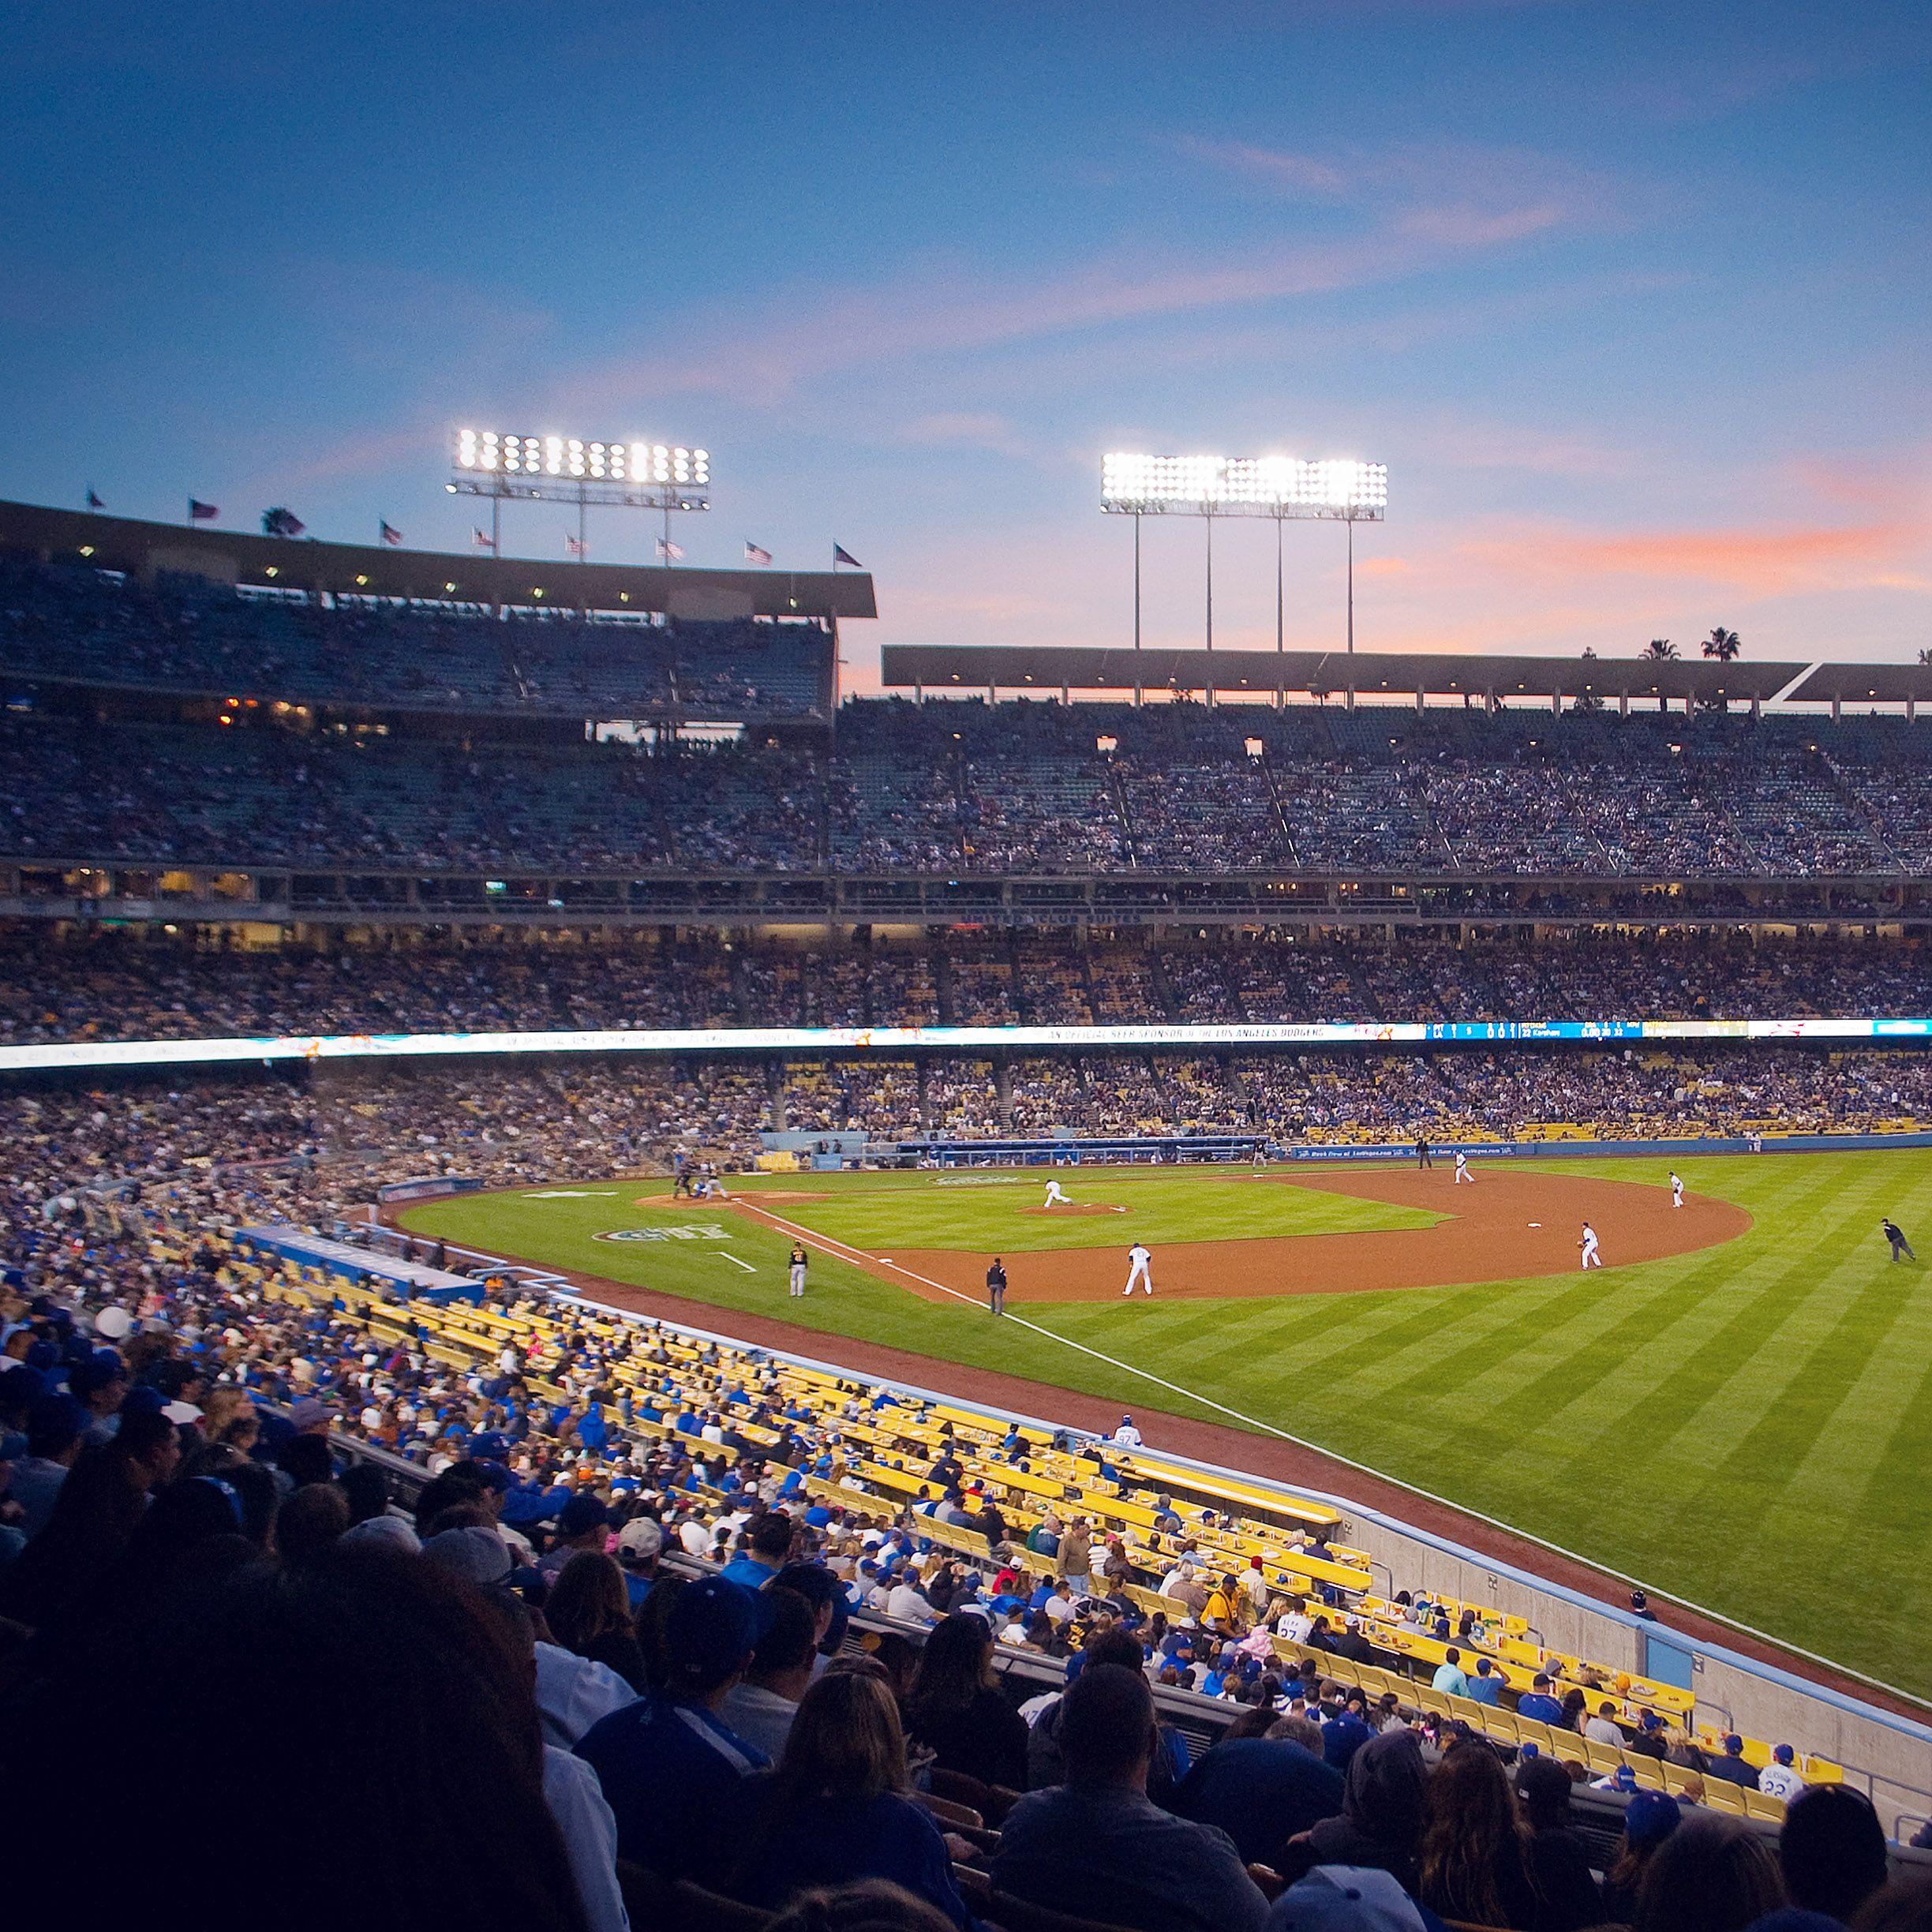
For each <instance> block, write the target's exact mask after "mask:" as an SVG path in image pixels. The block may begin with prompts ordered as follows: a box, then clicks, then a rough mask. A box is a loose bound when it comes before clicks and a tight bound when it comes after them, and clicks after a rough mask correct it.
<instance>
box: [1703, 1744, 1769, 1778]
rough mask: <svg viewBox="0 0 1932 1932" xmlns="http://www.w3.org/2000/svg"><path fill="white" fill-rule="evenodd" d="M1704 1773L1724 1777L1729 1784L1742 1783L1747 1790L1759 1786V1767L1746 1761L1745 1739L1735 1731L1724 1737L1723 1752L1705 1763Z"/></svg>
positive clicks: (1709, 1775)
mask: <svg viewBox="0 0 1932 1932" xmlns="http://www.w3.org/2000/svg"><path fill="white" fill-rule="evenodd" d="M1704 1774H1705V1777H1714V1778H1722V1779H1723V1780H1724V1782H1725V1783H1726V1784H1737V1785H1741V1786H1742V1787H1743V1788H1744V1789H1745V1790H1746V1791H1755V1790H1757V1788H1758V1767H1757V1766H1756V1765H1751V1764H1747V1763H1746V1762H1744V1740H1743V1739H1742V1738H1741V1737H1739V1735H1738V1734H1737V1733H1736V1732H1735V1731H1733V1732H1732V1733H1731V1735H1729V1736H1728V1738H1726V1739H1724V1752H1723V1754H1722V1755H1721V1756H1720V1757H1717V1758H1712V1759H1710V1761H1709V1762H1708V1763H1707V1764H1706V1765H1705V1767H1704Z"/></svg>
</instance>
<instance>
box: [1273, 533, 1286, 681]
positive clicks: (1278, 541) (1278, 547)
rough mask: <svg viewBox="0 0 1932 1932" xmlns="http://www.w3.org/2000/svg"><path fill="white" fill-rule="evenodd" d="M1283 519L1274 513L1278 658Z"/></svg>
mask: <svg viewBox="0 0 1932 1932" xmlns="http://www.w3.org/2000/svg"><path fill="white" fill-rule="evenodd" d="M1283 520H1284V519H1283V518H1282V514H1281V512H1280V511H1279V510H1277V511H1275V655H1276V656H1277V657H1279V655H1280V654H1281V650H1282V522H1283Z"/></svg>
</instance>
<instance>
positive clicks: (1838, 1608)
mask: <svg viewBox="0 0 1932 1932" xmlns="http://www.w3.org/2000/svg"><path fill="white" fill-rule="evenodd" d="M1474 1171H1475V1176H1476V1178H1475V1179H1474V1180H1473V1182H1470V1183H1466V1184H1464V1185H1457V1184H1456V1183H1455V1179H1454V1176H1453V1172H1452V1170H1451V1168H1450V1167H1449V1166H1447V1163H1441V1164H1439V1165H1438V1166H1436V1168H1435V1169H1434V1170H1432V1171H1430V1172H1426V1173H1418V1172H1417V1171H1415V1170H1413V1168H1408V1167H1403V1168H1395V1167H1380V1168H1356V1167H1347V1168H1339V1169H1335V1170H1311V1169H1308V1168H1297V1169H1295V1170H1293V1171H1292V1173H1290V1172H1288V1171H1286V1170H1282V1169H1279V1168H1276V1169H1271V1170H1268V1171H1267V1173H1266V1174H1259V1175H1257V1174H1252V1173H1251V1172H1249V1170H1245V1169H1212V1168H1200V1167H1189V1168H1180V1169H1171V1168H1170V1169H1166V1170H1158V1171H1150V1170H1144V1169H1140V1170H1129V1169H1094V1168H1077V1169H1071V1170H1062V1171H1061V1173H1060V1174H1058V1177H1057V1178H1058V1179H1059V1180H1060V1181H1061V1185H1062V1186H1063V1187H1064V1189H1065V1192H1066V1193H1067V1194H1068V1196H1069V1197H1070V1205H1069V1206H1066V1207H1051V1208H1048V1207H1045V1206H1044V1205H1043V1196H1044V1193H1045V1184H1046V1180H1047V1175H1046V1174H1044V1173H1043V1172H1042V1171H1040V1170H1027V1171H1025V1172H1024V1173H1023V1172H1019V1171H1016V1170H972V1171H968V1172H954V1173H950V1174H930V1173H920V1174H829V1175H828V1174H797V1175H785V1176H773V1177H770V1178H758V1179H753V1180H748V1181H742V1182H739V1181H734V1182H733V1183H732V1193H733V1196H734V1198H733V1200H732V1201H730V1202H729V1203H724V1204H721V1203H710V1202H688V1201H683V1200H678V1201H673V1200H672V1199H671V1198H670V1196H669V1194H668V1191H667V1189H668V1184H667V1183H665V1182H664V1181H638V1180H635V1179H632V1180H615V1181H614V1180H608V1179H599V1178H596V1177H594V1176H593V1177H589V1178H585V1179H582V1180H581V1181H576V1182H574V1183H571V1184H570V1185H554V1186H550V1187H545V1188H537V1189H526V1190H521V1191H518V1192H512V1193H496V1194H485V1195H473V1196H459V1197H456V1198H453V1199H450V1200H441V1201H436V1202H433V1203H429V1204H423V1205H420V1206H417V1207H412V1208H410V1209H408V1210H406V1211H405V1212H404V1214H403V1215H402V1217H401V1219H402V1224H403V1225H404V1226H407V1227H409V1228H410V1229H412V1230H415V1231H417V1232H418V1233H421V1234H427V1235H432V1236H440V1237H444V1239H446V1240H447V1241H450V1242H451V1244H459V1245H464V1246H467V1247H470V1248H472V1249H479V1250H482V1251H484V1252H488V1253H489V1254H492V1255H495V1256H514V1257H516V1258H518V1259H520V1260H526V1261H530V1262H534V1263H537V1264H541V1265H543V1266H545V1267H552V1268H555V1269H556V1270H559V1271H564V1272H566V1273H568V1274H570V1275H572V1276H574V1277H575V1279H577V1280H578V1282H580V1284H581V1285H582V1286H584V1287H585V1288H586V1290H587V1291H589V1292H592V1293H594V1294H597V1295H598V1296H599V1297H601V1298H603V1299H605V1300H608V1301H613V1302H616V1303H620V1304H622V1303H623V1302H624V1301H625V1300H626V1298H627V1295H629V1294H635V1292H636V1291H639V1290H649V1291H653V1293H654V1294H671V1295H675V1296H678V1297H683V1298H685V1299H686V1300H687V1301H690V1302H692V1303H702V1304H704V1305H707V1306H708V1307H709V1308H710V1309H713V1310H715V1311H718V1312H717V1318H716V1322H715V1325H716V1326H717V1327H720V1328H721V1329H723V1330H726V1331H728V1330H730V1328H731V1327H732V1321H731V1319H730V1316H731V1314H732V1313H734V1312H735V1313H739V1314H749V1315H754V1316H762V1317H777V1318H778V1319H779V1320H787V1321H790V1322H792V1323H795V1324H798V1325H799V1327H803V1328H807V1329H813V1330H818V1331H822V1332H823V1333H824V1334H825V1335H826V1336H827V1337H828V1338H832V1337H840V1336H844V1337H849V1338H853V1339H856V1340H857V1341H859V1342H863V1343H870V1344H881V1345H885V1346H891V1347H893V1348H896V1349H899V1350H906V1351H909V1352H911V1353H912V1354H917V1355H921V1356H925V1357H931V1358H933V1359H934V1361H935V1362H936V1363H957V1364H959V1365H961V1366H962V1367H964V1368H968V1369H976V1370H987V1371H992V1372H998V1373H1003V1374H1005V1375H1009V1376H1018V1377H1023V1378H1025V1379H1028V1380H1031V1381H1033V1382H1035V1383H1049V1384H1051V1385H1054V1386H1055V1387H1061V1388H1065V1389H1069V1390H1073V1391H1079V1392H1080V1393H1082V1394H1084V1395H1091V1396H1098V1397H1104V1398H1107V1399H1109V1400H1110V1401H1115V1402H1118V1403H1119V1404H1120V1405H1121V1406H1122V1407H1123V1408H1134V1409H1136V1410H1157V1411H1161V1412H1164V1413H1167V1414H1170V1415H1175V1416H1193V1417H1200V1418H1201V1419H1203V1420H1208V1421H1217V1422H1222V1423H1228V1422H1238V1423H1240V1424H1241V1425H1244V1426H1248V1427H1252V1428H1273V1429H1276V1430H1280V1431H1284V1432H1288V1433H1289V1434H1290V1435H1293V1436H1297V1437H1300V1438H1303V1439H1305V1440H1308V1441H1310V1442H1312V1443H1316V1444H1318V1445H1320V1447H1322V1448H1324V1449H1326V1450H1328V1451H1333V1452H1335V1453H1336V1454H1338V1455H1343V1456H1346V1457H1349V1458H1352V1459H1354V1461H1356V1462H1360V1463H1362V1464H1365V1465H1366V1466H1368V1467H1370V1468H1371V1469H1373V1470H1378V1471H1381V1472H1383V1473H1386V1474H1387V1475H1389V1476H1391V1477H1395V1478H1396V1479H1398V1480H1399V1481H1404V1482H1406V1483H1410V1484H1413V1485H1417V1486H1418V1487H1419V1488H1423V1489H1425V1490H1428V1491H1429V1492H1433V1493H1434V1494H1435V1495H1436V1496H1441V1497H1443V1498H1445V1499H1447V1500H1450V1501H1452V1502H1454V1503H1457V1504H1459V1505H1461V1506H1462V1507H1465V1508H1467V1509H1470V1510H1474V1511H1481V1512H1482V1513H1483V1514H1484V1515H1488V1516H1489V1517H1492V1518H1496V1519H1497V1520H1498V1521H1500V1522H1503V1523H1506V1524H1508V1525H1510V1526H1512V1527H1514V1528H1515V1529H1519V1530H1521V1531H1522V1532H1524V1533H1526V1534H1528V1535H1530V1536H1533V1537H1538V1538H1541V1539H1542V1540H1544V1541H1547V1542H1548V1543H1551V1544H1555V1545H1556V1546H1558V1547H1559V1548H1562V1549H1564V1550H1567V1551H1569V1552H1574V1554H1575V1555H1577V1556H1580V1557H1582V1558H1583V1559H1586V1560H1588V1561H1589V1562H1591V1563H1596V1564H1599V1565H1601V1566H1603V1567H1607V1568H1609V1569H1612V1570H1615V1571H1621V1572H1625V1573H1628V1574H1633V1575H1635V1576H1638V1577H1641V1578H1643V1579H1644V1580H1645V1581H1646V1582H1647V1583H1648V1584H1649V1585H1650V1586H1651V1587H1653V1589H1661V1590H1664V1591H1667V1592H1668V1593H1672V1594H1673V1595H1675V1596H1676V1597H1680V1598H1682V1599H1683V1600H1685V1601H1688V1602H1690V1603H1692V1604H1700V1605H1702V1606H1705V1607H1706V1608H1709V1609H1711V1610H1713V1611H1714V1612H1717V1613H1718V1614H1720V1616H1726V1617H1728V1618H1730V1619H1734V1620H1735V1621H1738V1622H1739V1623H1743V1624H1746V1625H1747V1626H1750V1627H1754V1628H1756V1629H1758V1630H1760V1631H1765V1632H1768V1633H1769V1634H1773V1635H1775V1636H1777V1637H1778V1638H1782V1639H1784V1641H1786V1642H1789V1643H1792V1644H1795V1645H1797V1646H1802V1647H1803V1648H1804V1649H1808V1650H1810V1651H1813V1652H1814V1653H1818V1654H1819V1655H1821V1656H1822V1657H1828V1658H1830V1659H1833V1660H1834V1661H1837V1662H1839V1663H1840V1664H1844V1665H1846V1666H1848V1667H1849V1668H1852V1669H1853V1670H1855V1671H1859V1672H1864V1673H1866V1674H1867V1675H1869V1676H1871V1677H1874V1678H1875V1679H1878V1680H1880V1681H1881V1682H1883V1683H1889V1684H1892V1685H1894V1686H1896V1687H1898V1688H1900V1689H1901V1690H1905V1691H1908V1692H1909V1693H1911V1694H1915V1695H1918V1696H1921V1697H1927V1696H1932V1648H1929V1647H1928V1646H1927V1645H1926V1642H1925V1632H1926V1628H1927V1627H1928V1623H1932V1281H1929V1279H1928V1273H1927V1270H1926V1268H1925V1267H1920V1266H1918V1265H1915V1264H1911V1263H1898V1264H1894V1263H1893V1261H1892V1260H1890V1259H1889V1251H1888V1249H1887V1247H1886V1244H1885V1240H1884V1238H1883V1237H1882V1236H1881V1234H1880V1233H1879V1230H1878V1222H1879V1220H1880V1218H1881V1215H1888V1214H1889V1215H1892V1216H1893V1218H1894V1219H1896V1220H1897V1221H1898V1222H1900V1224H1901V1225H1902V1226H1903V1227H1904V1230H1905V1231H1906V1233H1907V1234H1908V1235H1914V1234H1917V1235H1922V1236H1923V1240H1922V1241H1921V1242H1920V1246H1921V1248H1922V1250H1923V1252H1925V1253H1926V1256H1928V1257H1932V1151H1896V1152H1867V1153H1855V1154H1804V1155H1798V1154H1789V1155H1787V1154H1767V1155H1762V1156H1758V1157H1752V1156H1748V1155H1739V1156H1729V1157H1717V1156H1713V1157H1707V1158H1704V1159H1693V1160H1686V1161H1683V1162H1682V1163H1679V1167H1678V1171H1679V1174H1681V1175H1682V1177H1683V1181H1684V1182H1685V1183H1686V1188H1687V1193H1686V1198H1685V1204H1684V1205H1683V1207H1673V1206H1672V1201H1671V1195H1670V1190H1669V1188H1668V1167H1667V1166H1666V1164H1665V1163H1663V1162H1661V1161H1658V1162H1652V1161H1648V1160H1644V1161H1638V1160H1630V1159H1624V1160H1599V1161H1594V1162H1590V1161H1560V1160H1551V1161H1541V1160H1539V1161H1537V1162H1535V1163H1515V1162H1512V1163H1510V1165H1509V1166H1507V1167H1506V1168H1503V1167H1495V1166H1487V1167H1480V1168H1477V1169H1476V1170H1474ZM1586 1220H1587V1221H1588V1222H1590V1224H1591V1225H1592V1226H1594V1228H1595V1229H1596V1231H1597V1235H1598V1237H1599V1238H1600V1241H1601V1253H1602V1257H1603V1260H1604V1264H1605V1265H1604V1267H1602V1268H1601V1269H1600V1270H1598V1269H1593V1270H1591V1271H1589V1272H1587V1273H1586V1272H1584V1271H1582V1269H1581V1268H1580V1267H1579V1266H1578V1260H1579V1252H1578V1242H1579V1241H1580V1239H1581V1229H1582V1224H1583V1222H1585V1221H1586ZM794 1241H803V1243H804V1244H805V1245H806V1246H807V1249H808V1252H809V1257H810V1260H809V1268H808V1273H807V1293H806V1294H805V1295H804V1297H803V1298H802V1299H794V1298H792V1297H790V1296H789V1295H788V1293H787V1269H786V1264H787V1259H788V1254H789V1252H790V1250H791V1248H792V1244H793V1242H794ZM1136 1241H1138V1242H1140V1243H1142V1244H1144V1245H1145V1246H1146V1247H1147V1249H1148V1250H1149V1251H1150V1253H1151V1257H1152V1260H1151V1271H1152V1277H1153V1282H1154V1287H1155V1293H1154V1294H1152V1295H1151V1297H1149V1296H1146V1295H1143V1294H1135V1295H1134V1296H1133V1297H1132V1298H1131V1299H1128V1298H1126V1297H1123V1296H1122V1294H1121V1287H1122V1286H1123V1285H1124V1284H1125V1281H1126V1279H1127V1273H1128V1256H1127V1251H1128V1249H1129V1245H1131V1244H1133V1243H1134V1242H1136ZM996 1254H997V1255H998V1256H1001V1257H1002V1259H1003V1260H1004V1261H1005V1267H1006V1271H1007V1273H1008V1276H1009V1281H1010V1283H1011V1286H1010V1290H1009V1300H1008V1304H1007V1307H1008V1318H1007V1319H1006V1320H1003V1321H996V1320H994V1319H993V1318H992V1317H991V1316H990V1315H989V1314H988V1313H987V1311H986V1309H985V1305H984V1301H985V1290H984V1286H983V1283H984V1278H985V1273H986V1269H987V1263H988V1261H989V1260H990V1258H991V1257H992V1256H994V1255H996ZM686 1312H687V1314H688V1316H689V1317H690V1319H691V1320H696V1321H698V1322H699V1323H700V1324H702V1323H703V1321H704V1316H703V1315H702V1312H701V1311H700V1310H699V1309H696V1308H693V1309H689V1310H687V1311H686ZM816 1352H817V1353H819V1354H822V1355H823V1356H825V1357H827V1358H829V1359H837V1357H838V1355H839V1349H838V1346H837V1342H836V1341H835V1340H832V1339H827V1340H826V1341H825V1342H823V1343H822V1345H821V1346H818V1348H817V1350H816ZM924 1379H926V1380H928V1381H929V1382H930V1383H933V1384H935V1385H939V1386H944V1385H945V1382H946V1375H945V1370H944V1368H941V1367H938V1366H935V1367H934V1368H933V1369H932V1370H931V1372H930V1375H929V1376H927V1377H925V1378H924ZM1149 1436H1150V1440H1151V1442H1153V1443H1155V1445H1156V1446H1158V1445H1159V1433H1158V1431H1157V1430H1150V1432H1149ZM1342 1486H1346V1485H1342Z"/></svg>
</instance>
